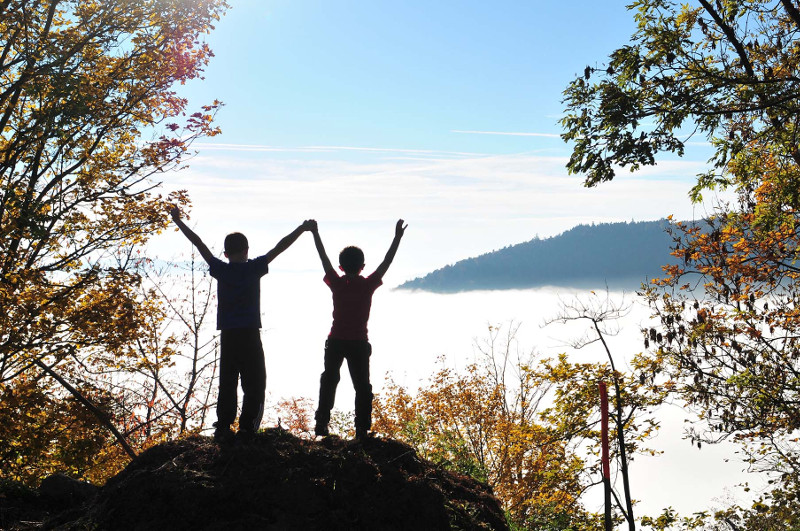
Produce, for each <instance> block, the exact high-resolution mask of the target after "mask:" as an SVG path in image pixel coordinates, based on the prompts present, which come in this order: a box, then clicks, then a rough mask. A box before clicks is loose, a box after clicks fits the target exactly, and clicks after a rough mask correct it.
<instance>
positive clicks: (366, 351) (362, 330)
mask: <svg viewBox="0 0 800 531" xmlns="http://www.w3.org/2000/svg"><path fill="white" fill-rule="evenodd" d="M406 227H407V225H406V226H404V225H403V220H402V219H401V220H399V221H398V222H397V225H396V226H395V230H394V240H393V241H392V245H391V246H390V247H389V250H388V251H387V253H386V258H384V259H383V262H381V265H379V266H378V268H377V269H376V270H375V272H374V273H372V274H371V275H369V276H368V277H366V278H364V277H362V276H361V271H362V270H363V269H364V253H363V252H362V251H361V249H359V248H358V247H346V248H345V249H344V250H342V252H341V253H339V269H341V270H342V271H343V272H344V275H343V276H339V274H338V273H337V272H336V270H335V269H334V268H333V266H332V265H331V261H330V259H329V258H328V255H327V254H326V253H325V248H324V247H323V245H322V239H320V237H319V231H318V230H317V226H316V223H314V224H313V225H312V227H311V233H312V234H313V235H314V244H315V245H316V247H317V252H318V253H319V258H320V260H321V261H322V268H323V269H324V270H325V278H324V281H325V283H326V284H327V285H328V287H329V288H330V289H331V292H332V293H333V325H332V326H331V332H330V334H329V335H328V340H327V341H326V342H325V370H324V372H323V373H322V377H321V378H320V384H319V404H318V406H317V412H316V414H315V415H314V417H315V419H316V427H315V428H314V432H315V433H316V435H319V436H325V435H328V422H330V418H331V409H333V402H334V400H335V398H336V386H337V385H338V383H339V370H340V369H341V367H342V362H343V361H344V360H345V359H346V360H347V368H348V369H349V371H350V377H351V378H352V380H353V387H354V388H355V391H356V404H355V406H356V416H355V425H356V438H358V439H362V438H364V437H365V436H366V435H367V432H368V431H369V429H370V428H371V427H372V385H371V384H370V381H369V357H370V355H371V354H372V346H371V345H370V344H369V341H368V339H367V321H368V320H369V312H370V307H371V305H372V294H373V293H374V292H375V290H376V289H378V287H379V286H380V285H381V284H383V275H384V274H386V271H387V270H388V269H389V266H390V265H391V263H392V260H394V255H395V253H397V247H398V246H399V245H400V239H401V238H402V237H403V233H404V232H405V230H406Z"/></svg>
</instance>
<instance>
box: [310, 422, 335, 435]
mask: <svg viewBox="0 0 800 531" xmlns="http://www.w3.org/2000/svg"><path fill="white" fill-rule="evenodd" d="M330 434H331V432H330V431H328V425H327V424H317V425H316V426H314V435H316V436H317V437H327V436H328V435H330Z"/></svg>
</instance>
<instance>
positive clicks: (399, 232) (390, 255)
mask: <svg viewBox="0 0 800 531" xmlns="http://www.w3.org/2000/svg"><path fill="white" fill-rule="evenodd" d="M403 223H405V222H404V221H403V220H402V219H399V220H397V225H395V227H394V240H392V245H390V246H389V250H388V251H386V258H384V259H383V262H381V265H379V266H378V269H376V270H375V272H374V273H372V275H370V276H375V275H377V276H379V277H380V278H383V275H385V274H386V271H388V269H389V266H390V265H392V260H394V255H395V254H397V248H398V247H399V246H400V240H401V239H402V237H403V233H404V232H405V230H406V228H408V225H405V226H404V225H403Z"/></svg>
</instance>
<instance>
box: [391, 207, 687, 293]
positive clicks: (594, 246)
mask: <svg viewBox="0 0 800 531" xmlns="http://www.w3.org/2000/svg"><path fill="white" fill-rule="evenodd" d="M668 225H669V222H668V221H667V220H665V219H662V220H658V221H640V222H630V223H627V222H620V223H599V224H592V225H578V226H576V227H574V228H572V229H570V230H568V231H566V232H563V233H561V234H559V235H557V236H553V237H551V238H545V239H540V238H538V237H536V238H534V239H532V240H530V241H527V242H524V243H520V244H517V245H512V246H509V247H505V248H503V249H499V250H497V251H493V252H490V253H486V254H482V255H480V256H477V257H474V258H467V259H465V260H460V261H458V262H456V263H455V264H452V265H448V266H445V267H443V268H441V269H437V270H436V271H433V272H431V273H429V274H427V275H425V276H424V277H420V278H416V279H414V280H409V281H408V282H405V283H404V284H402V285H400V286H399V287H398V288H399V289H419V290H425V291H433V292H439V293H453V292H458V291H470V290H484V289H486V290H489V289H518V288H531V287H538V286H564V287H580V288H589V289H596V288H599V289H602V288H605V287H609V288H624V289H636V288H638V287H639V285H640V284H641V283H642V282H643V281H647V280H649V279H651V278H653V277H658V276H661V275H662V269H661V266H663V265H665V264H668V263H674V262H675V260H676V259H675V257H673V256H671V255H670V245H671V244H672V239H671V237H670V235H669V234H668V233H667V232H666V230H665V229H666V228H667V226H668Z"/></svg>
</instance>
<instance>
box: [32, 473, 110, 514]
mask: <svg viewBox="0 0 800 531" xmlns="http://www.w3.org/2000/svg"><path fill="white" fill-rule="evenodd" d="M98 491H99V488H98V487H97V486H95V485H92V484H91V483H87V482H85V481H79V480H77V479H73V478H71V477H69V476H66V475H64V474H52V475H50V476H48V477H46V478H44V479H43V480H42V483H41V484H40V485H39V494H40V495H41V496H43V497H44V498H47V500H48V501H50V502H51V503H52V504H54V505H61V506H64V507H74V506H76V505H81V504H83V503H85V502H87V501H89V500H91V499H92V498H94V496H96V495H97V492H98Z"/></svg>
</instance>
